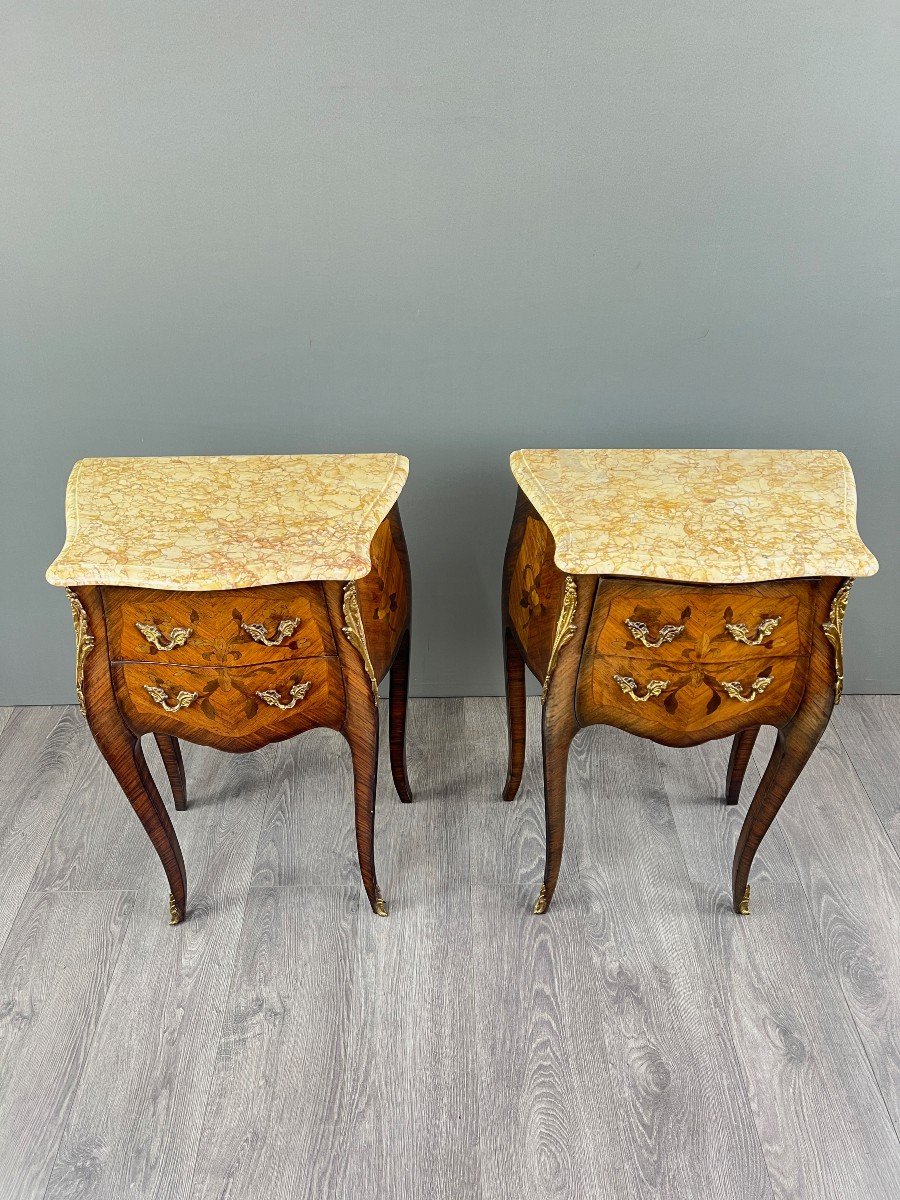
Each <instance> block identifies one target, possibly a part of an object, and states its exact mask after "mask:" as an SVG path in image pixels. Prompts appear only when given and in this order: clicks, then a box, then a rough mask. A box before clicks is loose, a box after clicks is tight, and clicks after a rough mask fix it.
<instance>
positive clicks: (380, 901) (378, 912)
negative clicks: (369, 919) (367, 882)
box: [372, 888, 388, 917]
mask: <svg viewBox="0 0 900 1200" xmlns="http://www.w3.org/2000/svg"><path fill="white" fill-rule="evenodd" d="M372 911H373V912H374V913H375V916H376V917H386V916H387V915H388V906H387V905H386V904H385V902H384V896H382V894H381V889H380V888H376V889H375V907H374V909H373V910H372Z"/></svg>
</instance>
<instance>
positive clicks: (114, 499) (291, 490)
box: [47, 454, 409, 591]
mask: <svg viewBox="0 0 900 1200" xmlns="http://www.w3.org/2000/svg"><path fill="white" fill-rule="evenodd" d="M408 471H409V462H408V461H407V459H405V458H404V457H403V456H402V455H401V454H290V455H287V454H285V455H280V454H278V455H276V454H265V455H254V456H224V455H215V456H210V457H203V458H197V457H185V458H85V459H82V461H81V462H78V463H76V464H75V466H74V468H73V470H72V474H71V476H70V477H69V486H68V489H67V491H66V543H65V545H64V546H63V549H62V551H61V552H60V554H59V556H58V558H57V559H56V561H55V562H54V563H53V564H52V566H51V567H50V569H49V570H48V571H47V579H48V580H49V581H50V583H53V584H57V585H59V586H68V587H77V586H79V585H89V584H109V585H118V584H126V585H129V586H137V587H151V588H172V589H176V590H178V589H180V590H184V591H222V590H227V589H230V588H242V587H257V586H259V585H261V584H268V583H293V582H298V581H300V580H307V579H359V578H361V577H362V576H364V575H367V574H368V573H369V571H370V569H371V561H370V558H369V546H370V544H371V542H372V538H373V536H374V534H375V531H376V529H377V528H378V526H379V525H380V524H381V522H382V520H383V519H384V518H385V517H386V516H387V514H388V512H389V511H390V509H391V507H392V505H393V504H394V502H395V500H396V499H397V497H398V496H399V494H400V491H401V489H402V487H403V484H404V483H405V482H406V477H407V474H408Z"/></svg>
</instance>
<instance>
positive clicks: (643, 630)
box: [625, 618, 684, 650]
mask: <svg viewBox="0 0 900 1200" xmlns="http://www.w3.org/2000/svg"><path fill="white" fill-rule="evenodd" d="M625 624H626V626H627V627H628V630H629V632H630V633H631V635H632V637H635V638H637V640H638V641H639V642H640V643H641V645H642V646H646V647H647V649H648V650H658V649H659V648H660V646H665V645H666V643H667V642H674V641H675V639H676V638H677V637H678V635H679V634H680V633H684V626H683V625H663V627H662V628H661V629H660V631H659V634H658V636H657V638H656V640H655V641H654V640H653V639H652V638H651V637H650V630H649V629H648V628H647V626H646V625H645V624H644V622H643V621H632V620H631V619H630V618H629V619H628V620H627V621H626V622H625Z"/></svg>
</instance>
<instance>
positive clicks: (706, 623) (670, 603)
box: [588, 580, 812, 663]
mask: <svg viewBox="0 0 900 1200" xmlns="http://www.w3.org/2000/svg"><path fill="white" fill-rule="evenodd" d="M811 611H812V585H811V583H810V582H809V581H807V580H789V581H787V582H784V583H764V584H747V585H743V586H740V587H734V588H727V587H697V586H694V587H691V586H689V585H684V584H665V583H653V582H644V581H634V582H626V581H623V580H615V581H609V582H608V583H601V585H600V589H599V591H598V594H597V602H596V604H595V607H594V615H593V620H592V622H591V631H590V634H589V638H588V644H589V645H590V646H592V647H593V649H594V651H595V652H596V653H598V654H612V655H616V656H620V657H634V658H647V657H648V656H651V657H653V658H658V659H661V660H665V661H669V662H670V661H677V660H686V661H689V662H700V661H705V662H734V663H738V662H742V661H743V660H745V659H747V658H748V657H749V656H753V655H754V654H756V653H759V654H765V655H766V656H767V657H770V658H783V657H792V656H795V655H797V654H802V653H806V650H807V647H808V642H809V626H810V619H811V617H810V614H811ZM729 627H730V628H729ZM647 643H649V645H648V644H647ZM657 643H660V644H659V645H657ZM748 643H749V644H748Z"/></svg>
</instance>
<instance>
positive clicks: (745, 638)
mask: <svg viewBox="0 0 900 1200" xmlns="http://www.w3.org/2000/svg"><path fill="white" fill-rule="evenodd" d="M780 624H781V617H763V619H762V620H761V621H760V623H759V624H758V625H757V627H756V633H755V634H754V635H753V637H751V636H750V630H749V629H748V628H747V626H746V625H744V624H743V623H742V622H740V621H738V623H737V624H736V625H726V626H725V628H726V629H727V630H728V632H729V633H730V634H731V636H732V637H733V638H734V640H735V641H736V642H742V643H743V644H744V645H745V646H758V645H759V644H760V642H764V641H765V640H766V638H767V637H768V636H769V634H770V633H774V632H775V630H776V629H777V628H778V626H779V625H780Z"/></svg>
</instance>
